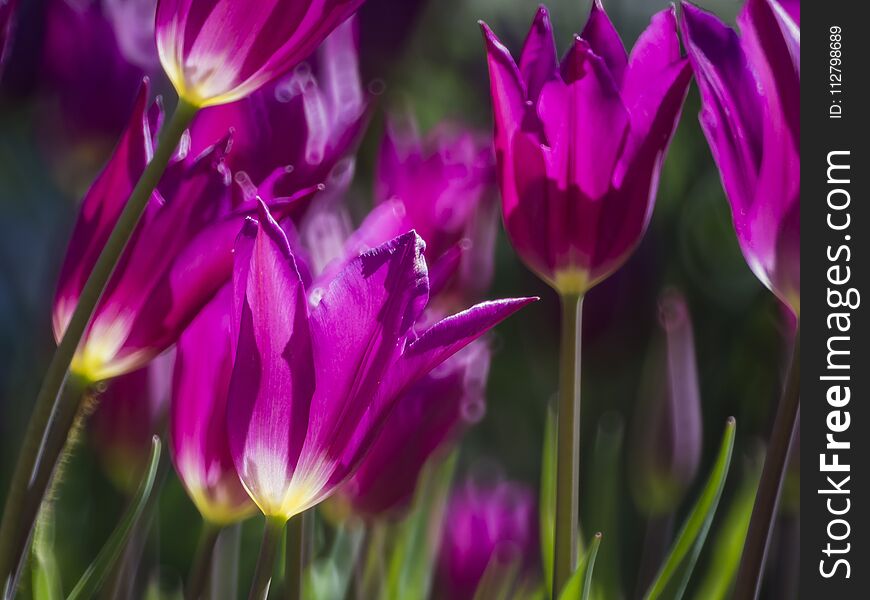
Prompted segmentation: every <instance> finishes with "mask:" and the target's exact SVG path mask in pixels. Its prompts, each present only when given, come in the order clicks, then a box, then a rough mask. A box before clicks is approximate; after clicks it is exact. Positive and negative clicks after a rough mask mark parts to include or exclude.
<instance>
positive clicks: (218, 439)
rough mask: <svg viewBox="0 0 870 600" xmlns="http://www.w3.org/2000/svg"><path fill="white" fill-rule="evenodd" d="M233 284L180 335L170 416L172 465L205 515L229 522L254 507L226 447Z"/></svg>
mask: <svg viewBox="0 0 870 600" xmlns="http://www.w3.org/2000/svg"><path fill="white" fill-rule="evenodd" d="M233 351H234V349H233V344H232V290H231V288H230V286H229V285H227V286H224V288H223V289H222V290H221V291H220V292H218V294H217V295H216V296H215V298H214V299H213V300H212V301H211V302H209V303H208V304H207V305H206V307H205V308H204V309H203V310H202V312H200V314H199V315H197V317H196V318H195V319H194V320H193V321H192V322H191V324H190V325H189V326H188V327H187V329H186V330H185V331H184V333H183V334H182V335H181V338H180V339H179V341H178V357H177V359H176V365H175V376H174V379H173V385H172V388H173V392H172V418H171V422H170V432H171V438H170V441H171V446H170V449H171V451H172V460H173V463H174V464H175V470H176V472H177V473H178V477H179V479H180V480H181V482H182V484H183V485H184V488H185V489H186V490H187V493H188V495H189V496H190V498H191V500H193V503H194V504H195V505H196V507H197V508H198V509H199V512H200V513H201V514H202V516H203V518H205V519H206V520H208V521H210V522H212V523H215V524H218V525H227V524H229V523H233V522H236V521H239V520H241V519H244V518H246V517H248V516H250V515H251V514H253V513H254V512H255V511H256V506H255V505H254V504H253V502H251V499H250V497H249V496H248V494H247V492H245V489H244V488H243V487H242V482H241V481H240V480H239V475H238V473H237V472H236V467H235V465H234V464H233V457H232V454H231V453H230V446H229V438H228V437H227V393H228V392H229V386H230V375H231V373H232V368H233Z"/></svg>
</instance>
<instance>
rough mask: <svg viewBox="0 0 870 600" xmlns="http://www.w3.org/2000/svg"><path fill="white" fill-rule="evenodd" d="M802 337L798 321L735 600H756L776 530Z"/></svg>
mask: <svg viewBox="0 0 870 600" xmlns="http://www.w3.org/2000/svg"><path fill="white" fill-rule="evenodd" d="M800 336H801V334H800V323H798V329H797V333H796V334H795V342H794V350H793V351H792V357H791V365H790V366H789V370H788V379H787V380H786V385H785V389H784V391H783V394H782V398H781V399H780V401H779V406H778V407H777V410H776V419H775V420H774V423H773V433H771V436H770V444H769V445H768V448H767V455H766V456H765V457H764V468H763V469H762V471H761V480H760V481H759V483H758V492H757V493H756V495H755V505H754V506H753V507H752V517H751V518H750V520H749V531H748V532H747V534H746V541H745V542H744V545H743V555H742V556H741V558H740V569H739V570H738V571H737V583H736V584H735V587H734V598H735V599H736V600H753V599H754V598H757V597H758V593H759V591H760V590H761V580H762V574H763V573H764V560H765V558H766V555H767V546H768V542H769V540H770V534H771V531H772V530H773V524H774V521H775V520H774V517H775V516H776V508H777V505H778V504H779V496H780V492H781V491H782V483H783V481H784V480H785V467H786V463H787V460H788V452H789V447H790V446H791V440H792V437H793V433H794V428H795V422H796V420H797V415H798V412H799V411H800V383H801V375H800V371H801V369H800V360H801V342H800V339H801V337H800Z"/></svg>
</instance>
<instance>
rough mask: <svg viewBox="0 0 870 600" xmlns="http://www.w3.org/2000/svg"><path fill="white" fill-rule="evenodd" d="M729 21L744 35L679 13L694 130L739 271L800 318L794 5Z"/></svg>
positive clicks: (752, 5) (753, 3) (768, 1)
mask: <svg viewBox="0 0 870 600" xmlns="http://www.w3.org/2000/svg"><path fill="white" fill-rule="evenodd" d="M737 21H738V24H739V25H740V28H741V30H742V36H738V35H737V34H736V33H735V32H734V31H733V30H731V29H730V28H729V27H727V26H726V25H725V24H724V23H722V22H721V21H720V20H719V19H717V18H716V17H715V16H713V15H711V14H710V13H707V12H705V11H702V10H701V9H699V8H696V7H694V6H692V5H691V4H686V3H684V4H683V18H682V28H683V37H684V39H685V41H686V47H687V49H688V53H689V59H690V60H691V62H692V67H693V68H694V70H695V77H696V79H697V81H698V87H699V88H700V90H701V100H702V109H701V126H702V128H703V129H704V133H705V135H706V136H707V141H708V142H709V143H710V149H711V150H712V152H713V158H714V159H715V161H716V164H717V165H718V166H719V172H720V173H721V175H722V184H723V186H724V188H725V193H726V194H727V196H728V200H729V202H730V204H731V213H732V216H733V219H734V228H735V230H736V232H737V240H738V242H739V243H740V248H741V250H742V251H743V255H744V256H745V257H746V262H747V263H748V264H749V267H750V268H751V269H752V271H753V272H754V273H755V275H756V276H757V277H758V278H759V279H760V280H761V281H762V283H764V285H766V286H767V287H768V288H770V289H771V290H772V291H773V292H774V293H775V294H776V295H777V296H778V297H779V298H780V299H781V300H782V301H783V302H784V303H785V304H787V305H788V306H789V307H791V309H792V310H793V311H794V312H795V314H798V315H799V314H800V203H799V202H798V200H799V191H800V155H799V151H798V143H799V139H800V123H799V121H800V119H799V113H800V93H799V87H800V9H799V4H798V3H797V2H793V1H781V0H779V1H778V0H748V1H747V3H746V5H745V7H744V8H743V10H742V12H741V13H740V15H739V17H738V19H737Z"/></svg>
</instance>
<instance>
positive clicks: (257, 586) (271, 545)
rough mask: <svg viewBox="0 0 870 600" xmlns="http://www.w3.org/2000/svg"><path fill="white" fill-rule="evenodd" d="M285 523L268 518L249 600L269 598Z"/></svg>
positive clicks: (280, 519)
mask: <svg viewBox="0 0 870 600" xmlns="http://www.w3.org/2000/svg"><path fill="white" fill-rule="evenodd" d="M284 523H285V521H284V519H282V518H276V517H266V529H265V530H264V531H263V542H262V544H260V556H259V558H257V568H256V570H255V571H254V579H253V581H252V582H251V593H250V594H249V595H248V600H266V598H268V596H269V585H270V584H271V583H272V570H273V568H274V567H275V554H276V550H277V549H278V542H279V541H280V540H281V533H282V532H283V531H284Z"/></svg>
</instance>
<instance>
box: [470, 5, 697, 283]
mask: <svg viewBox="0 0 870 600" xmlns="http://www.w3.org/2000/svg"><path fill="white" fill-rule="evenodd" d="M481 26H482V28H483V32H484V37H485V39H486V45H487V54H488V60H489V73H490V85H491V92H492V103H493V112H494V119H495V147H496V156H497V159H498V172H499V173H498V174H499V183H500V186H501V191H502V197H503V214H504V222H505V228H506V229H507V232H508V235H509V236H510V238H511V242H512V243H513V245H514V248H515V249H516V251H517V252H518V253H519V255H520V256H521V258H522V259H523V260H524V261H525V262H526V264H527V265H528V266H529V267H530V268H531V269H532V270H533V271H535V272H536V273H537V274H538V275H539V276H540V277H542V278H543V279H544V280H546V281H547V282H548V283H549V284H550V285H552V286H553V287H555V288H556V289H557V290H558V291H559V292H560V293H563V294H568V293H570V294H582V293H584V292H585V291H586V290H588V289H589V288H591V287H592V286H594V285H595V284H596V283H598V282H600V281H601V280H603V279H604V278H606V277H607V276H608V275H610V274H611V273H613V271H614V270H616V269H617V268H618V267H619V266H620V265H621V264H622V263H623V262H624V261H625V260H626V259H627V258H628V256H629V255H630V254H631V252H632V250H633V249H634V248H635V246H637V244H638V242H639V241H640V238H641V236H642V235H643V233H644V231H645V230H646V227H647V224H648V223H649V220H650V216H651V214H652V208H653V203H654V199H655V195H656V188H657V187H658V177H659V173H660V171H661V166H662V162H663V160H664V156H665V152H666V150H667V146H668V143H669V142H670V139H671V137H672V134H673V131H674V128H675V126H676V122H677V119H678V117H679V114H680V109H681V107H682V103H683V99H684V97H685V94H686V88H687V86H688V83H689V78H690V74H691V73H690V69H689V66H688V63H687V61H686V60H685V59H684V58H681V56H680V42H679V39H678V37H677V32H676V20H675V16H674V10H673V8H671V9H667V10H664V11H662V12H660V13H658V14H656V15H655V16H654V17H653V19H652V22H651V24H650V26H649V27H648V28H647V29H646V30H645V31H644V32H643V33H642V34H641V36H640V38H639V39H638V41H637V43H636V44H635V46H634V49H633V50H632V53H631V56H630V57H629V56H627V55H626V52H625V49H624V48H623V45H622V42H621V40H620V38H619V35H618V34H617V32H616V30H615V29H614V27H613V25H612V23H611V22H610V20H609V19H608V17H607V15H606V14H605V12H604V9H603V8H602V7H601V4H600V2H599V1H598V0H596V1H595V2H593V4H592V12H591V14H590V16H589V21H588V22H587V24H586V27H585V28H584V30H583V33H582V34H581V35H580V36H575V38H574V42H573V44H572V45H571V48H570V49H569V50H568V53H567V54H566V55H565V58H564V59H563V60H562V62H561V64H560V63H559V62H558V60H557V57H556V48H555V45H554V42H553V33H552V30H551V27H550V21H549V16H548V13H547V10H546V9H545V8H544V7H541V8H540V9H539V10H538V13H537V16H536V18H535V20H534V23H533V24H532V28H531V31H530V32H529V35H528V37H527V38H526V42H525V45H524V46H523V50H522V54H521V56H520V60H519V65H517V63H515V62H514V59H513V58H512V57H511V55H510V53H509V52H508V50H507V49H506V48H505V47H504V46H503V45H502V44H501V42H499V40H498V39H497V38H496V37H495V35H494V34H493V33H492V31H491V30H490V29H489V28H488V27H487V26H486V25H485V24H481Z"/></svg>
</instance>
